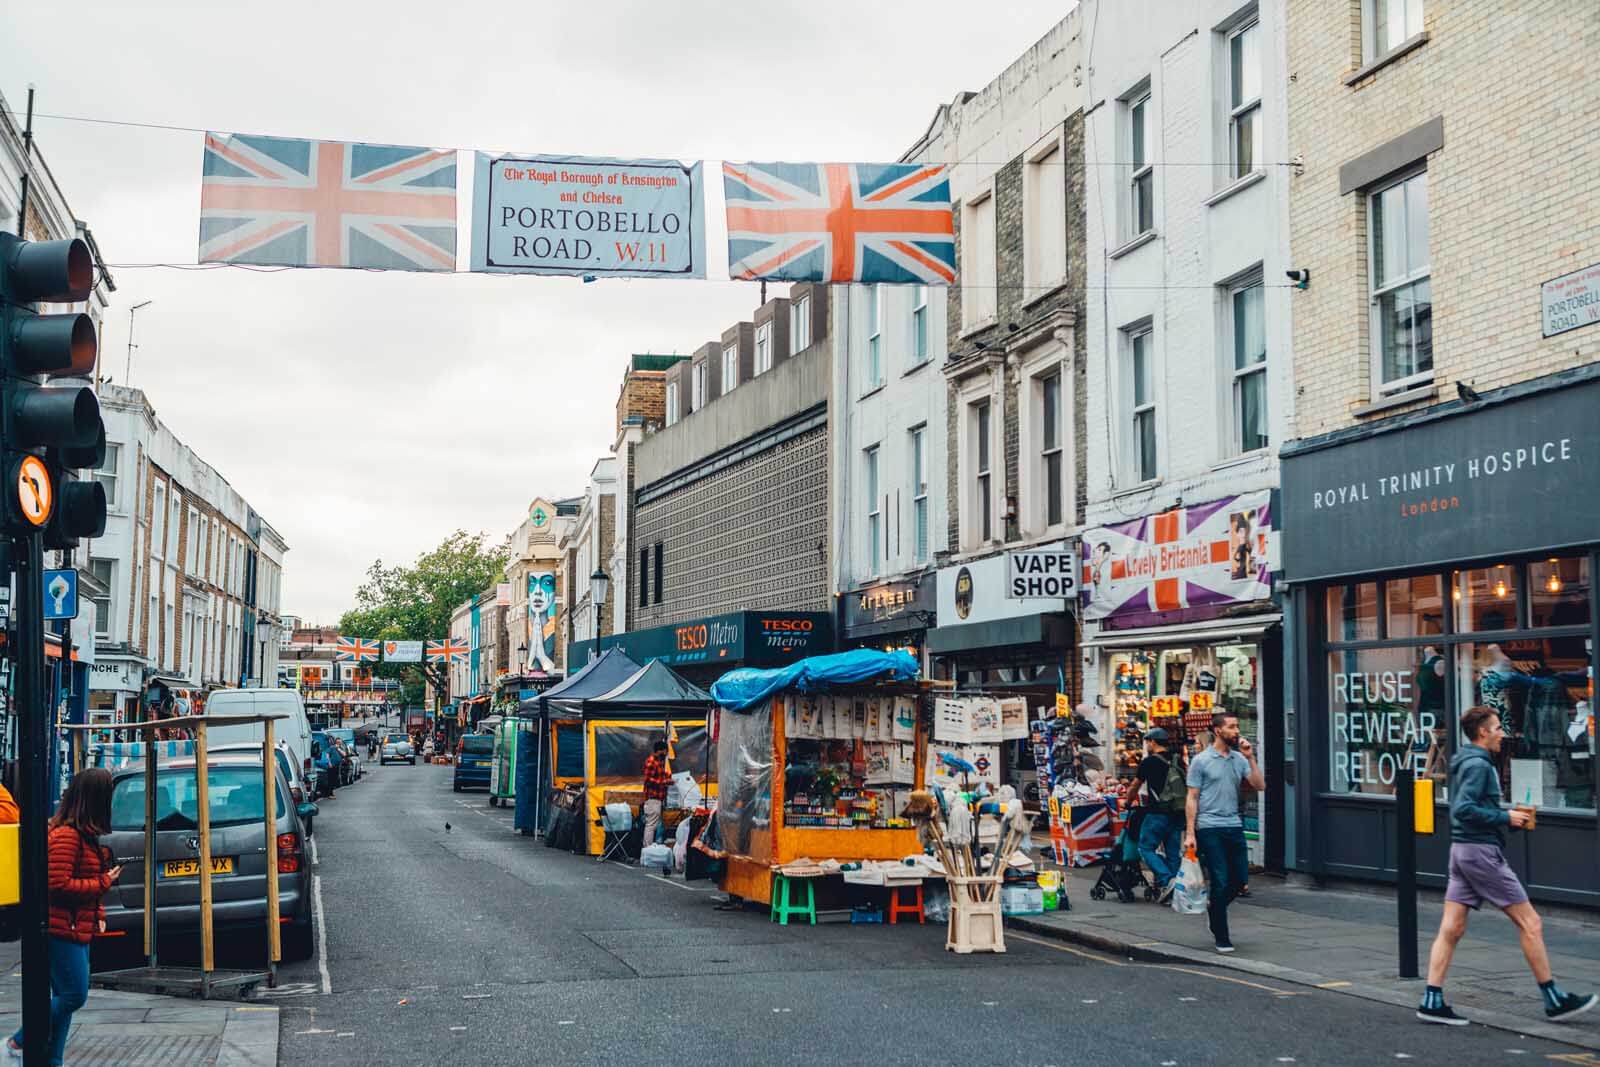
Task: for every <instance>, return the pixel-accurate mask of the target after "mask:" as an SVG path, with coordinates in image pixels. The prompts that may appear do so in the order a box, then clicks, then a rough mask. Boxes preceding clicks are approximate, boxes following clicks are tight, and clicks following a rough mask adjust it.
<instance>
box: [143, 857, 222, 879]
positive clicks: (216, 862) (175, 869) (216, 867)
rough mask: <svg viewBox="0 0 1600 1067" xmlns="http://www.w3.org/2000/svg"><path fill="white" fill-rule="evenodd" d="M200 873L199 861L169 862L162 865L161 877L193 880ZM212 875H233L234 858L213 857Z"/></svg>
mask: <svg viewBox="0 0 1600 1067" xmlns="http://www.w3.org/2000/svg"><path fill="white" fill-rule="evenodd" d="M199 873H200V861H199V860H167V861H166V862H165V863H163V864H162V865H161V877H163V878H193V877H195V876H196V875H198V874H199ZM211 873H212V874H232V873H233V857H232V856H212V857H211Z"/></svg>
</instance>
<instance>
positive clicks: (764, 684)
mask: <svg viewBox="0 0 1600 1067" xmlns="http://www.w3.org/2000/svg"><path fill="white" fill-rule="evenodd" d="M919 673H921V667H920V665H919V664H918V663H917V658H916V657H915V656H913V655H912V654H911V653H909V652H907V651H905V650H904V649H899V650H897V651H894V652H878V651H875V650H873V649H866V648H863V649H856V650H855V651H852V652H840V653H837V654H835V655H832V656H809V657H807V658H805V659H803V660H800V661H799V662H798V663H792V664H790V665H789V666H787V667H781V668H778V669H775V670H756V669H754V668H751V667H741V668H739V669H737V670H731V671H729V672H728V673H727V674H724V675H723V676H722V677H721V678H718V679H717V680H716V681H715V682H713V683H712V685H711V698H712V699H713V700H715V701H716V702H717V703H718V704H720V705H722V706H723V707H724V708H728V709H729V710H731V711H744V710H746V709H748V708H752V707H754V706H755V705H757V704H759V703H761V702H762V701H763V700H767V699H768V698H769V697H771V696H773V695H774V694H776V693H781V692H783V691H784V690H786V689H793V690H797V691H798V692H801V693H811V692H816V691H817V690H821V689H827V688H829V687H832V686H850V685H859V684H860V683H862V682H867V681H871V680H874V679H886V680H891V681H897V682H908V681H912V680H914V679H915V678H916V677H917V675H918V674H919Z"/></svg>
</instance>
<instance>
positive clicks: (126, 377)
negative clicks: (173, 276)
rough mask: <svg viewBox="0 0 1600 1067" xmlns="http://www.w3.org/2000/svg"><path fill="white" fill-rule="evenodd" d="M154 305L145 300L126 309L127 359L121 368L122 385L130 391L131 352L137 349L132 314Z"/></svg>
mask: <svg viewBox="0 0 1600 1067" xmlns="http://www.w3.org/2000/svg"><path fill="white" fill-rule="evenodd" d="M154 303H155V301H154V300H146V301H144V302H143V303H141V304H135V305H133V307H131V308H129V309H128V359H127V362H126V363H125V364H124V365H123V368H122V384H123V385H126V386H128V387H129V388H130V389H131V388H133V350H134V349H135V348H137V347H138V346H137V345H135V344H134V343H133V313H134V312H136V311H138V310H139V309H140V308H147V307H149V306H150V305H151V304H154Z"/></svg>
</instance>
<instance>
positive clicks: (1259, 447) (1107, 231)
mask: <svg viewBox="0 0 1600 1067" xmlns="http://www.w3.org/2000/svg"><path fill="white" fill-rule="evenodd" d="M1081 10H1082V18H1083V24H1084V40H1085V42H1086V45H1085V58H1084V86H1083V89H1084V94H1085V97H1084V109H1085V114H1086V116H1087V118H1086V123H1087V129H1086V131H1085V147H1084V155H1085V163H1086V166H1085V171H1086V174H1085V181H1086V191H1085V199H1086V201H1087V206H1088V220H1087V221H1088V226H1087V233H1088V237H1087V245H1088V256H1087V260H1088V263H1087V267H1088V290H1089V292H1088V301H1087V308H1088V310H1087V316H1086V318H1087V323H1086V327H1087V341H1088V360H1087V371H1088V374H1087V391H1088V405H1087V421H1086V433H1085V442H1086V445H1087V448H1088V486H1087V489H1088V503H1087V523H1086V528H1085V531H1084V533H1083V546H1082V550H1083V555H1084V559H1085V562H1086V563H1087V564H1088V565H1089V568H1090V572H1091V575H1092V578H1091V589H1092V590H1093V595H1092V597H1091V603H1090V604H1088V605H1087V606H1086V608H1085V611H1084V618H1085V627H1084V637H1083V644H1084V649H1083V663H1082V667H1083V693H1084V698H1085V700H1087V701H1089V702H1091V703H1094V704H1096V705H1097V707H1098V709H1099V711H1100V722H1101V730H1102V736H1103V737H1106V736H1108V734H1107V730H1108V729H1109V730H1110V731H1111V733H1112V734H1116V733H1117V732H1118V731H1117V730H1116V724H1117V723H1119V722H1130V723H1134V724H1136V725H1138V726H1139V727H1141V728H1142V729H1147V728H1149V726H1150V725H1151V721H1150V719H1149V714H1150V712H1149V709H1150V706H1151V704H1150V702H1151V701H1152V700H1153V699H1154V698H1156V697H1163V696H1178V695H1180V681H1179V680H1180V679H1183V678H1185V677H1188V678H1190V679H1191V680H1193V679H1195V678H1197V677H1201V676H1206V677H1208V678H1209V679H1211V680H1213V681H1212V684H1216V685H1217V686H1218V687H1219V688H1218V691H1217V695H1216V701H1217V704H1218V706H1225V707H1227V708H1228V709H1229V710H1230V711H1237V712H1238V713H1239V715H1240V718H1241V725H1242V726H1243V727H1244V729H1245V732H1246V733H1247V734H1249V735H1250V736H1253V737H1256V738H1257V739H1258V740H1261V741H1265V742H1267V744H1263V745H1262V750H1263V751H1266V750H1267V748H1268V745H1269V744H1272V743H1274V742H1277V743H1281V737H1278V738H1273V737H1271V736H1270V735H1271V734H1272V733H1273V732H1274V730H1275V729H1276V727H1275V726H1274V725H1273V724H1272V722H1270V721H1269V720H1272V719H1274V717H1275V711H1277V712H1281V706H1282V703H1281V701H1282V693H1281V686H1277V687H1275V686H1274V681H1275V680H1276V679H1277V678H1278V674H1277V670H1278V668H1277V667H1276V665H1274V664H1273V663H1272V662H1270V661H1272V660H1273V659H1274V658H1275V659H1276V660H1277V661H1279V662H1281V660H1282V636H1281V629H1280V628H1279V625H1278V622H1279V616H1278V613H1277V608H1276V606H1275V601H1274V599H1273V596H1272V573H1273V572H1274V571H1275V570H1276V568H1277V567H1278V566H1279V565H1280V563H1279V561H1278V560H1277V557H1276V529H1275V528H1274V525H1275V516H1274V515H1273V513H1272V510H1271V508H1270V506H1269V501H1270V497H1269V496H1268V493H1269V492H1270V491H1271V490H1272V489H1274V488H1275V487H1276V486H1277V485H1278V461H1277V449H1278V447H1279V446H1280V445H1281V444H1282V443H1283V441H1284V440H1285V439H1286V438H1287V437H1288V429H1289V427H1290V426H1291V417H1292V414H1293V407H1294V396H1293V393H1292V389H1291V381H1292V373H1291V371H1292V367H1291V353H1290V328H1289V316H1290V304H1291V301H1292V297H1293V295H1294V290H1293V289H1292V288H1290V287H1289V284H1288V280H1287V279H1286V278H1285V271H1286V270H1288V269H1289V268H1291V267H1292V266H1293V264H1292V263H1291V261H1290V259H1289V235H1288V195H1289V185H1290V183H1291V182H1292V181H1293V180H1294V177H1293V168H1292V167H1290V166H1289V165H1288V161H1289V159H1290V151H1289V145H1288V135H1287V128H1288V124H1287V91H1288V87H1289V73H1288V71H1287V69H1286V60H1285V55H1286V39H1287V38H1286V30H1285V15H1284V4H1283V2H1282V0H1260V2H1259V3H1240V2H1239V0H1131V2H1130V0H1122V2H1109V0H1084V2H1083V6H1082V9H1081ZM1191 542H1192V543H1193V545H1192V546H1200V545H1201V544H1202V542H1205V543H1206V547H1208V550H1209V555H1208V556H1207V557H1206V558H1205V559H1203V560H1202V559H1201V556H1200V555H1191V556H1186V557H1180V556H1179V555H1176V554H1175V555H1174V556H1173V557H1172V558H1173V559H1175V560H1176V559H1180V558H1182V559H1185V560H1195V561H1197V562H1194V563H1193V564H1191V563H1189V562H1183V563H1181V564H1180V563H1173V564H1172V566H1171V567H1168V565H1167V564H1166V563H1162V564H1161V565H1160V566H1158V567H1156V569H1155V571H1154V572H1153V573H1147V572H1144V571H1137V572H1135V571H1128V570H1124V569H1123V568H1124V562H1125V561H1126V560H1131V559H1133V558H1134V557H1135V556H1136V555H1137V556H1139V557H1140V558H1141V559H1142V560H1145V561H1153V560H1154V559H1156V558H1157V557H1156V549H1157V548H1158V547H1159V546H1160V545H1170V546H1174V547H1179V543H1181V544H1182V545H1184V546H1190V545H1191ZM1192 546H1191V547H1192ZM1102 557H1103V558H1102ZM1162 558H1165V557H1162ZM1230 568H1231V569H1232V570H1233V571H1235V572H1236V573H1233V574H1231V575H1230V574H1229V573H1228V572H1229V571H1230ZM1130 573H1132V574H1134V575H1135V576H1134V577H1131V578H1130V577H1128V574H1130ZM1241 576H1245V577H1241ZM1118 582H1120V583H1121V584H1120V585H1118V584H1115V583H1118ZM1102 583H1105V584H1104V586H1103V587H1102ZM1197 684H1199V683H1197ZM1182 692H1183V693H1184V694H1187V693H1188V692H1190V690H1189V688H1188V687H1187V686H1183V687H1182ZM1190 706H1191V707H1192V705H1190ZM1276 718H1279V719H1281V715H1276ZM1125 741H1126V746H1127V747H1126V751H1125V749H1124V742H1125ZM1138 741H1139V738H1138V735H1137V734H1136V733H1130V734H1128V735H1127V736H1126V737H1122V736H1118V737H1117V738H1116V740H1115V746H1114V751H1113V753H1112V755H1113V756H1119V757H1125V756H1126V754H1127V752H1132V751H1133V750H1134V749H1135V748H1136V747H1137V745H1138ZM1120 762H1121V761H1119V763H1120ZM1107 763H1108V766H1109V765H1110V763H1111V760H1109V759H1108V760H1107ZM1260 810H1264V809H1259V810H1258V809H1257V808H1256V807H1255V806H1254V802H1252V806H1251V808H1250V810H1249V811H1248V812H1247V815H1246V821H1247V826H1246V829H1247V832H1250V834H1251V836H1252V837H1254V836H1255V832H1256V831H1257V830H1258V829H1259V825H1258V824H1257V823H1256V822H1253V821H1252V820H1256V819H1258V817H1259V814H1260ZM1259 848H1260V845H1259V842H1255V843H1253V853H1254V854H1253V857H1252V858H1253V859H1255V860H1257V861H1259V860H1260V858H1261V856H1260V852H1259Z"/></svg>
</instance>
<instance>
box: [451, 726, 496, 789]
mask: <svg viewBox="0 0 1600 1067" xmlns="http://www.w3.org/2000/svg"><path fill="white" fill-rule="evenodd" d="M493 763H494V735H493V734H462V735H461V739H460V740H459V741H457V742H456V778H455V789H456V792H457V793H459V792H461V790H463V789H465V788H467V787H469V786H470V787H472V788H477V787H478V786H482V787H483V788H485V789H488V788H489V768H490V765H491V764H493Z"/></svg>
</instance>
